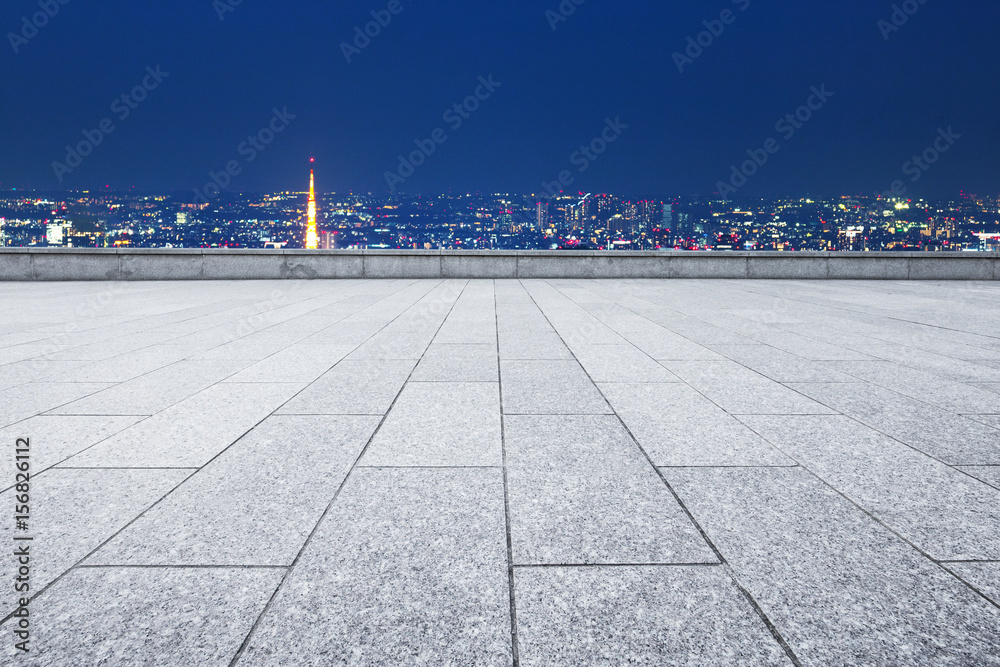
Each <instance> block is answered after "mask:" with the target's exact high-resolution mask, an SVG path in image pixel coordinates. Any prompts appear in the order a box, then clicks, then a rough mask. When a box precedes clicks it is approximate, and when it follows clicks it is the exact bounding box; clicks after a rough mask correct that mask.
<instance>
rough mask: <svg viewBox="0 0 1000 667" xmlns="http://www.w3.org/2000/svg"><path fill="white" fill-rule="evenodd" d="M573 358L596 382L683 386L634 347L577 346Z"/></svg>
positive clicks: (678, 380)
mask: <svg viewBox="0 0 1000 667" xmlns="http://www.w3.org/2000/svg"><path fill="white" fill-rule="evenodd" d="M573 355H574V356H575V357H576V359H577V361H579V362H580V365H581V366H583V368H584V370H585V371H587V375H589V376H590V379H591V380H593V381H594V382H646V383H661V382H680V381H681V380H680V378H678V377H677V376H676V375H674V374H673V373H671V372H670V371H668V370H667V369H665V368H664V367H663V366H660V365H659V364H658V363H656V361H654V360H653V359H650V358H649V357H648V356H647V355H646V354H645V353H644V352H642V351H641V350H639V349H638V348H636V347H633V346H632V345H574V346H573Z"/></svg>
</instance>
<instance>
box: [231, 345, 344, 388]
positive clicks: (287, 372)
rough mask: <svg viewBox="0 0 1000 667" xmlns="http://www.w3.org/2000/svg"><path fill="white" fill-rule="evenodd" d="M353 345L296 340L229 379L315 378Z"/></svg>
mask: <svg viewBox="0 0 1000 667" xmlns="http://www.w3.org/2000/svg"><path fill="white" fill-rule="evenodd" d="M353 349H354V348H352V347H351V346H349V345H309V344H305V343H296V344H295V345H290V346H289V347H287V348H285V349H284V350H281V351H280V352H278V353H276V354H273V355H271V356H270V357H267V358H266V359H262V360H260V361H258V362H257V363H255V364H253V365H251V366H247V367H246V368H245V369H243V370H241V371H240V372H239V373H236V374H235V375H233V376H231V377H229V378H228V379H227V380H226V382H303V383H305V382H313V381H315V380H316V379H318V378H319V377H321V376H322V375H323V374H324V373H326V372H327V371H328V370H330V369H331V368H333V367H334V366H335V365H336V364H337V363H339V362H340V361H341V360H342V359H343V358H344V357H346V356H347V355H348V354H350V353H351V351H352V350H353Z"/></svg>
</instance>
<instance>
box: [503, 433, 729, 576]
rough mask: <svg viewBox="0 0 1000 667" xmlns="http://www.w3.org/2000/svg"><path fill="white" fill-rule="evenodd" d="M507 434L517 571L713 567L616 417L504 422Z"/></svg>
mask: <svg viewBox="0 0 1000 667" xmlns="http://www.w3.org/2000/svg"><path fill="white" fill-rule="evenodd" d="M504 428H505V439H506V449H507V477H508V497H509V502H510V517H511V518H510V520H511V540H512V542H513V554H514V562H515V563H517V564H550V565H553V564H554V565H563V564H574V563H602V564H607V563H632V564H652V563H711V562H716V559H715V556H714V554H713V553H712V551H711V549H710V548H709V547H708V545H707V544H706V543H705V541H704V540H703V539H702V538H701V536H700V535H699V533H698V531H697V529H696V528H695V526H694V524H692V523H691V521H690V520H689V519H688V517H687V515H686V514H685V513H684V511H683V510H682V509H681V507H680V505H678V504H677V501H676V500H675V499H674V497H673V496H672V495H671V493H670V491H669V489H667V487H666V486H665V485H664V484H663V481H662V480H661V479H660V477H659V476H658V475H657V473H656V470H655V469H654V468H653V467H652V466H650V464H649V461H648V460H647V459H646V458H645V457H644V456H643V455H642V452H641V451H640V450H639V448H638V447H637V446H636V444H635V442H634V441H633V440H632V439H631V438H630V437H629V435H628V433H627V432H626V431H625V429H624V428H622V426H621V424H620V422H619V421H618V420H617V419H616V418H615V417H611V416H586V417H573V418H571V419H566V418H562V417H540V416H539V417H508V418H507V419H506V420H505V422H504Z"/></svg>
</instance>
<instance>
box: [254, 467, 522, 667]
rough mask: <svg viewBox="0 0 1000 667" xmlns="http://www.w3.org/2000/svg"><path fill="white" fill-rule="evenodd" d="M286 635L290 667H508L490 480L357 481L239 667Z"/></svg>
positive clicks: (381, 477)
mask: <svg viewBox="0 0 1000 667" xmlns="http://www.w3.org/2000/svg"><path fill="white" fill-rule="evenodd" d="M302 628H310V631H309V632H305V633H303V632H301V629H302ZM292 635H294V636H295V652H296V656H297V658H296V660H298V661H299V663H300V664H313V665H321V664H327V663H328V662H329V659H330V656H339V659H343V660H345V661H346V660H347V658H348V657H349V661H350V663H351V664H354V665H386V664H401V663H405V662H417V663H423V664H456V665H457V664H463V665H510V664H512V657H511V642H510V636H511V631H510V597H509V588H508V577H507V557H506V538H505V528H504V504H503V479H502V474H501V472H500V471H499V470H487V469H462V470H454V469H452V470H429V469H406V470H402V469H394V470H380V469H373V468H362V469H358V470H356V471H355V473H354V475H352V476H351V478H350V480H348V482H347V485H346V486H345V488H344V490H343V492H342V493H341V495H340V497H339V498H338V499H337V502H336V503H335V504H334V506H333V508H332V510H331V512H330V514H328V515H327V516H326V518H325V519H324V520H323V522H322V523H321V524H320V527H319V529H318V530H317V532H316V534H315V536H314V538H313V540H312V541H311V542H310V543H309V545H308V546H307V547H306V549H305V552H304V553H303V554H302V558H301V560H300V561H299V563H298V564H297V565H296V567H295V569H294V570H293V571H292V573H291V574H290V575H289V579H288V580H287V581H286V582H285V585H284V586H283V587H282V588H281V590H280V591H279V593H278V595H277V597H276V599H275V601H274V604H273V606H272V607H271V608H270V610H269V611H268V613H267V614H265V615H264V616H263V618H262V619H261V622H260V625H259V626H258V628H257V631H256V633H255V634H254V636H253V638H252V639H251V641H250V644H249V646H248V647H247V650H246V653H245V654H244V656H243V659H242V660H241V662H240V664H241V665H285V664H287V663H288V650H289V646H288V641H289V639H288V638H289V637H290V636H292Z"/></svg>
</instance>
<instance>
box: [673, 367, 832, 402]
mask: <svg viewBox="0 0 1000 667" xmlns="http://www.w3.org/2000/svg"><path fill="white" fill-rule="evenodd" d="M663 365H664V366H666V367H667V369H668V370H670V371H671V372H673V373H674V374H675V375H677V376H678V377H679V378H681V379H682V380H684V381H685V382H687V383H688V384H689V385H691V386H692V387H694V388H695V389H697V390H698V391H699V392H701V393H702V394H704V395H705V396H706V397H707V398H708V399H709V400H711V401H712V402H714V403H716V404H717V405H718V406H719V407H721V408H722V409H723V410H725V411H726V412H728V413H730V414H737V415H739V414H756V415H788V414H810V415H816V414H835V411H834V410H831V409H830V408H827V407H825V406H823V405H821V404H819V403H817V402H816V401H814V400H812V399H810V398H807V397H805V396H803V395H802V394H799V393H798V392H795V391H793V390H791V389H789V388H788V387H786V386H784V385H782V384H780V383H778V382H775V381H774V380H771V379H768V378H766V377H764V376H763V375H760V374H759V373H755V372H754V371H751V370H750V369H748V368H744V367H743V366H740V365H739V364H737V363H735V362H733V361H717V362H695V361H665V362H663Z"/></svg>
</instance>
